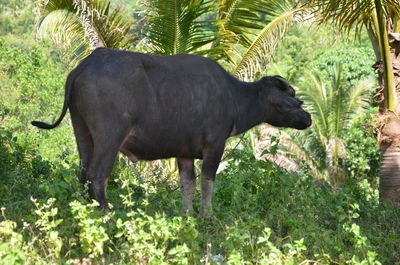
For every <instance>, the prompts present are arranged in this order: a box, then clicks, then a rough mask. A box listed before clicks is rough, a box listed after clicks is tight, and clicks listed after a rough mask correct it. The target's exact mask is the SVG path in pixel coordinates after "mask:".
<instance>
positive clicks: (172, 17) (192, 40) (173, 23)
mask: <svg viewBox="0 0 400 265" xmlns="http://www.w3.org/2000/svg"><path fill="white" fill-rule="evenodd" d="M145 5H146V6H147V13H146V17H145V27H144V33H145V39H144V40H143V44H144V46H147V47H148V48H149V49H150V50H152V51H153V52H154V53H157V54H162V55H171V54H178V53H196V52H198V53H200V51H197V49H199V48H200V47H202V46H204V45H206V44H207V43H210V42H212V41H213V40H215V35H214V33H213V32H212V31H211V30H209V29H208V28H210V23H211V22H209V21H202V20H201V19H200V18H201V17H202V16H203V15H204V14H206V13H207V12H209V11H211V9H212V7H213V6H214V5H213V1H211V0H180V1H178V0H148V1H146V3H145ZM203 53H204V51H203Z"/></svg>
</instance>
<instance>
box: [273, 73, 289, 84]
mask: <svg viewBox="0 0 400 265" xmlns="http://www.w3.org/2000/svg"><path fill="white" fill-rule="evenodd" d="M273 78H275V79H278V80H280V81H282V82H284V83H286V84H289V82H288V81H287V80H286V79H285V78H283V77H282V76H280V75H274V76H273Z"/></svg>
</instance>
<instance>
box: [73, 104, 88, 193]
mask: <svg viewBox="0 0 400 265" xmlns="http://www.w3.org/2000/svg"><path fill="white" fill-rule="evenodd" d="M70 111H71V120H72V126H73V128H74V134H75V139H76V144H77V146H78V152H79V158H80V165H79V180H80V182H81V183H82V185H84V184H86V182H87V180H86V169H87V168H88V166H89V163H90V159H91V156H92V154H93V140H92V136H91V135H90V131H89V128H88V127H87V125H86V123H85V121H84V120H83V119H82V117H81V116H80V115H79V113H78V112H77V111H75V109H74V108H73V107H70Z"/></svg>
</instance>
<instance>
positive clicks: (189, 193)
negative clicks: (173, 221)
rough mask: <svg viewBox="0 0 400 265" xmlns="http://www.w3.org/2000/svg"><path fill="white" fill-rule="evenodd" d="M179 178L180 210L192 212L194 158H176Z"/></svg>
mask: <svg viewBox="0 0 400 265" xmlns="http://www.w3.org/2000/svg"><path fill="white" fill-rule="evenodd" d="M178 168H179V178H180V185H181V191H182V202H183V207H182V210H183V212H184V213H186V212H189V213H192V212H193V204H192V200H193V193H194V191H195V188H196V175H195V174H194V159H189V158H178Z"/></svg>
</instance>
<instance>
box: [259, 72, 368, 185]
mask: <svg viewBox="0 0 400 265" xmlns="http://www.w3.org/2000/svg"><path fill="white" fill-rule="evenodd" d="M332 70H333V74H332V80H331V84H330V85H328V86H326V85H325V84H324V83H323V82H321V81H320V79H319V77H318V75H315V74H310V73H306V74H305V75H306V76H305V77H306V83H307V85H306V86H302V87H301V88H299V89H298V94H299V96H300V98H301V99H302V100H303V101H304V106H305V108H306V109H307V110H308V111H309V112H310V113H311V116H312V120H313V126H312V127H311V128H310V129H308V130H306V131H292V130H291V131H278V130H277V129H274V128H269V129H267V130H266V132H265V133H266V134H267V135H272V136H278V137H279V138H280V144H281V145H282V146H283V147H284V149H285V152H284V154H285V156H286V157H288V156H294V158H295V160H296V161H298V162H300V161H304V163H305V164H306V165H307V166H308V168H309V172H310V173H311V175H313V176H314V178H316V179H324V180H326V181H329V182H330V183H331V184H332V185H333V186H335V187H338V186H340V184H341V183H342V182H343V180H344V179H345V177H346V172H345V169H344V168H345V162H346V147H345V144H344V141H343V137H344V135H345V132H346V130H347V129H348V126H349V124H350V121H351V120H352V119H354V118H356V117H357V114H359V113H360V111H362V110H363V109H364V108H366V107H368V106H369V104H368V99H369V94H368V93H366V92H368V91H370V89H371V88H372V86H373V85H374V83H373V81H372V80H370V79H367V80H363V81H360V82H359V83H358V84H356V85H355V86H352V87H349V86H348V85H346V83H345V81H344V80H343V79H342V77H341V65H340V64H335V65H334V66H333V69H332ZM268 158H270V159H269V160H272V161H274V159H275V157H271V156H270V157H268ZM280 158H281V160H282V159H284V158H285V157H282V156H281V157H280ZM274 162H275V161H274ZM280 162H281V161H280Z"/></svg>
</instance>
